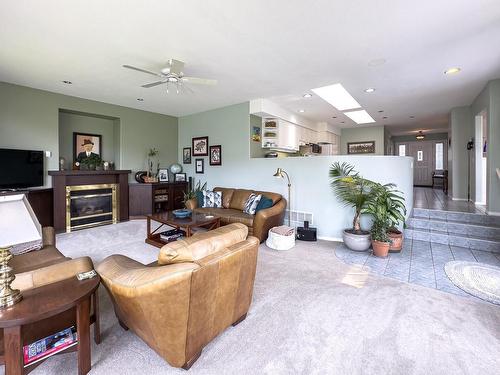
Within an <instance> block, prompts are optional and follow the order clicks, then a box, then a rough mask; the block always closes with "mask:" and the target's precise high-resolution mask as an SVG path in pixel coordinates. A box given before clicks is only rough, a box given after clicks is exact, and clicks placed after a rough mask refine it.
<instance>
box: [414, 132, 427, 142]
mask: <svg viewBox="0 0 500 375" xmlns="http://www.w3.org/2000/svg"><path fill="white" fill-rule="evenodd" d="M415 138H417V141H421V140H422V139H424V138H425V135H424V133H422V130H420V131H419V132H418V134H417V136H416V137H415Z"/></svg>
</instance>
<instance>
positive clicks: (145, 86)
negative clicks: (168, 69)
mask: <svg viewBox="0 0 500 375" xmlns="http://www.w3.org/2000/svg"><path fill="white" fill-rule="evenodd" d="M164 83H167V81H157V82H153V83H147V84H145V85H142V86H141V87H144V88H147V89H149V88H150V87H155V86H158V85H161V84H164Z"/></svg>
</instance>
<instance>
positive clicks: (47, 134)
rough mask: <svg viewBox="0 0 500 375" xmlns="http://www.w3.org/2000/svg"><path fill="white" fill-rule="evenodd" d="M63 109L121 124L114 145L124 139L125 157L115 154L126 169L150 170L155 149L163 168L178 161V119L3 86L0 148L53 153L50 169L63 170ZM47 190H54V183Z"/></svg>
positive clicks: (8, 85)
mask: <svg viewBox="0 0 500 375" xmlns="http://www.w3.org/2000/svg"><path fill="white" fill-rule="evenodd" d="M60 109H64V110H69V111H77V112H85V113H92V114H97V115H102V116H109V117H115V118H119V119H120V129H119V132H118V134H114V137H115V144H116V140H117V139H119V143H120V152H119V154H118V153H116V152H115V156H114V159H115V162H116V161H119V165H120V167H121V168H122V169H131V170H132V171H138V170H143V169H145V167H146V162H145V160H146V153H147V150H148V149H149V148H150V147H156V148H157V149H159V150H160V163H161V165H162V166H165V167H167V166H169V165H170V164H171V163H173V162H175V161H176V160H177V151H178V147H177V137H178V127H177V126H178V121H177V118H176V117H172V116H166V115H161V114H157V113H152V112H146V111H140V110H136V109H132V108H126V107H120V106H117V105H112V104H107V103H101V102H96V101H92V100H87V99H81V98H76V97H72V96H66V95H61V94H55V93H51V92H48V91H42V90H36V89H32V88H28V87H23V86H17V85H12V84H8V83H1V82H0V147H2V148H21V149H37V150H45V151H51V152H52V157H50V158H48V159H47V163H46V168H47V169H48V170H55V169H58V160H59V110H60ZM115 150H116V147H115ZM130 179H131V180H132V179H133V176H132V175H130ZM45 184H46V185H47V186H50V184H51V183H50V178H46V182H45Z"/></svg>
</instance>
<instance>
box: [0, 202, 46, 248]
mask: <svg viewBox="0 0 500 375" xmlns="http://www.w3.org/2000/svg"><path fill="white" fill-rule="evenodd" d="M41 245H42V227H41V225H40V223H39V222H38V219H37V218H36V216H35V213H34V212H33V209H32V208H31V206H30V204H29V202H28V200H27V199H26V197H25V196H24V194H15V195H5V196H1V197H0V247H10V246H14V248H13V249H12V253H13V254H20V253H22V252H26V251H30V250H33V249H35V248H39V247H41Z"/></svg>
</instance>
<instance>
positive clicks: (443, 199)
mask: <svg viewBox="0 0 500 375" xmlns="http://www.w3.org/2000/svg"><path fill="white" fill-rule="evenodd" d="M413 207H414V208H426V209H429V210H444V211H456V212H470V213H474V214H484V213H485V208H484V207H483V206H476V205H475V204H474V203H472V202H465V201H454V200H452V199H451V197H449V196H448V195H446V194H445V193H443V191H442V190H440V189H432V188H426V187H415V188H413Z"/></svg>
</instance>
